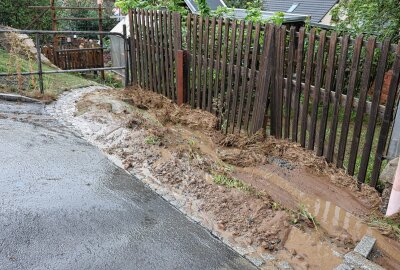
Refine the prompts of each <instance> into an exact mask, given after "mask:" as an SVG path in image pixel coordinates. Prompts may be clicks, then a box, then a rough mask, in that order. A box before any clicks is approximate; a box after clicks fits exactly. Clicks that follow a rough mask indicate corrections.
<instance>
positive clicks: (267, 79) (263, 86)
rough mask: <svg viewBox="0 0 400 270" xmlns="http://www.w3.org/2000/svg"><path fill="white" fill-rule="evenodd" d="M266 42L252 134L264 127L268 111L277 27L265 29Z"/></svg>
mask: <svg viewBox="0 0 400 270" xmlns="http://www.w3.org/2000/svg"><path fill="white" fill-rule="evenodd" d="M265 37H266V38H265V42H264V46H263V54H262V60H261V61H262V62H261V64H260V65H261V66H260V70H259V73H260V78H259V80H258V84H257V88H256V96H255V101H254V107H253V115H252V120H251V121H252V127H251V133H253V134H254V133H256V132H257V131H259V130H260V129H261V128H263V125H264V120H265V119H264V117H265V112H266V110H267V99H268V96H269V90H270V83H271V80H272V78H271V77H272V65H271V56H272V55H273V54H274V53H275V40H274V38H275V27H274V26H273V25H267V26H266V27H265Z"/></svg>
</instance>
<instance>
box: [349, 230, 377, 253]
mask: <svg viewBox="0 0 400 270" xmlns="http://www.w3.org/2000/svg"><path fill="white" fill-rule="evenodd" d="M375 242H376V239H375V238H373V237H371V236H369V235H365V236H364V237H363V238H362V239H361V241H360V242H359V243H358V244H357V246H356V247H355V248H354V251H355V252H358V253H359V254H360V255H361V256H363V257H365V258H367V257H368V256H369V254H370V253H371V251H372V249H373V248H374V245H375Z"/></svg>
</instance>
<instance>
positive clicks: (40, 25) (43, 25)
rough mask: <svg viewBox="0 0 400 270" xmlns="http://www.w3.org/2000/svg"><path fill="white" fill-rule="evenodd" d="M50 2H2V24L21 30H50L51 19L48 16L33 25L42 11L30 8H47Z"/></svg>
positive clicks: (27, 0)
mask: <svg viewBox="0 0 400 270" xmlns="http://www.w3.org/2000/svg"><path fill="white" fill-rule="evenodd" d="M48 4H49V1H48V0H18V1H15V0H1V1H0V24H2V25H7V26H11V27H14V28H19V29H26V28H27V27H29V28H32V29H33V28H36V29H50V26H51V17H50V16H49V15H48V14H47V16H46V15H44V16H43V17H42V18H41V19H40V20H38V21H37V22H35V23H34V24H33V25H31V23H32V21H33V19H34V18H35V16H36V15H39V14H40V13H41V12H42V11H38V10H34V9H31V8H28V6H46V5H48Z"/></svg>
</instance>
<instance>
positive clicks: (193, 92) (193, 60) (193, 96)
mask: <svg viewBox="0 0 400 270" xmlns="http://www.w3.org/2000/svg"><path fill="white" fill-rule="evenodd" d="M197 21H198V16H197V15H194V17H193V30H192V33H193V41H192V42H193V43H192V44H193V49H192V50H193V54H192V57H191V59H190V62H191V64H192V87H191V89H190V91H191V93H190V94H191V96H190V105H191V106H192V108H195V107H196V105H195V101H196V82H197V80H196V74H197V70H196V60H197V59H196V57H197V44H198V43H197Z"/></svg>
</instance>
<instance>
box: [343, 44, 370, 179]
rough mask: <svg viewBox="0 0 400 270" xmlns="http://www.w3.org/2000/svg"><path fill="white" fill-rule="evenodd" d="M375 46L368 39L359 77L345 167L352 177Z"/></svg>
mask: <svg viewBox="0 0 400 270" xmlns="http://www.w3.org/2000/svg"><path fill="white" fill-rule="evenodd" d="M375 44H376V38H375V37H370V38H369V39H368V44H367V47H366V49H367V51H366V57H365V61H364V67H363V74H362V77H361V87H360V97H359V101H360V103H359V104H358V108H357V113H356V119H355V122H354V131H353V140H352V142H351V150H350V156H349V164H348V167H347V173H348V174H350V175H354V169H355V166H356V159H357V156H358V147H359V143H360V135H361V129H362V125H363V117H364V110H365V102H366V100H367V94H368V90H369V85H370V84H369V83H370V77H371V69H372V61H373V58H374V52H375Z"/></svg>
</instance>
